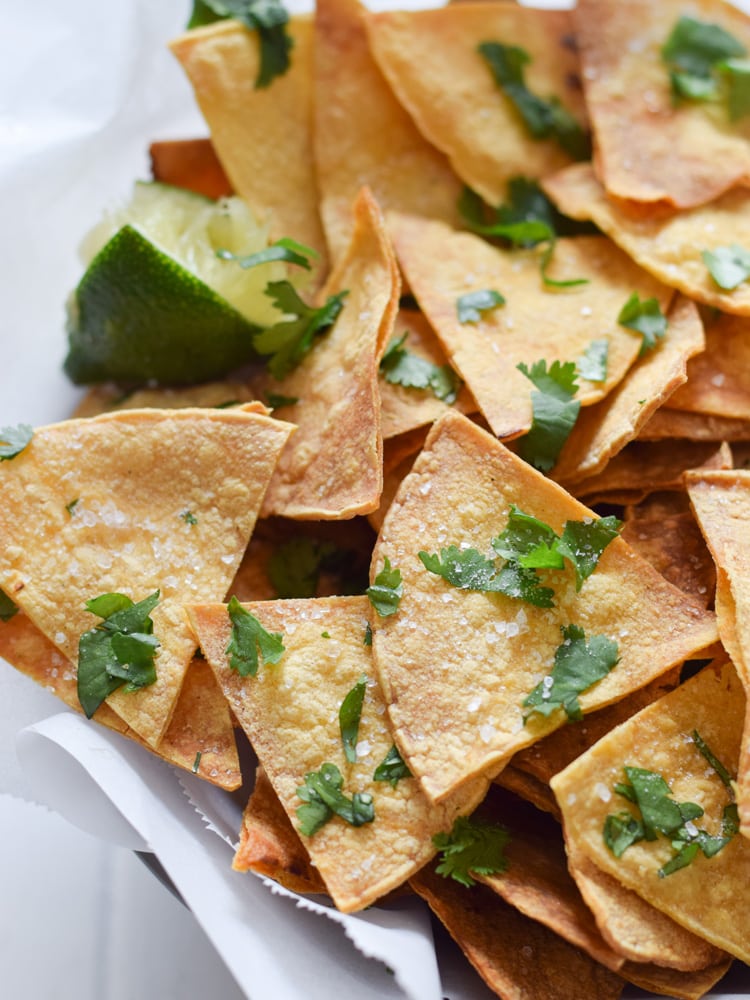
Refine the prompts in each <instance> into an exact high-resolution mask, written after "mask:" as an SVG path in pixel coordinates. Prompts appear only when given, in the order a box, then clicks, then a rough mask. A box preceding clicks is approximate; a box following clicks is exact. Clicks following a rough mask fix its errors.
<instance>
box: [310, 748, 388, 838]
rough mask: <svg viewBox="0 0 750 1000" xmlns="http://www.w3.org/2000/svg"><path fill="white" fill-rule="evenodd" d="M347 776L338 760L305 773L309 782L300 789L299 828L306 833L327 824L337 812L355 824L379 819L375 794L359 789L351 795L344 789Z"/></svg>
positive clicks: (315, 831)
mask: <svg viewBox="0 0 750 1000" xmlns="http://www.w3.org/2000/svg"><path fill="white" fill-rule="evenodd" d="M343 784H344V779H343V778H342V776H341V772H340V771H339V769H338V768H337V767H336V765H335V764H328V763H326V764H323V765H322V766H321V768H320V770H319V771H310V772H308V773H307V774H306V775H305V783H304V785H301V786H300V787H299V788H298V789H297V795H298V796H299V797H300V798H301V799H302V802H303V805H301V806H299V807H298V808H297V819H298V820H299V832H300V833H302V834H304V835H305V836H306V837H312V835H313V834H314V833H317V831H318V830H319V829H320V828H321V827H322V826H324V825H325V824H326V823H327V822H328V821H329V820H330V819H332V818H333V816H340V817H341V819H343V820H345V822H347V823H349V824H350V825H351V826H363V825H364V824H365V823H372V821H373V820H374V819H375V808H374V806H373V801H372V795H370V794H369V793H368V792H355V793H354V795H352V797H351V799H348V798H347V797H346V795H344V793H343V792H342V791H341V789H342V787H343Z"/></svg>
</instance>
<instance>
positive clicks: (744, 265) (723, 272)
mask: <svg viewBox="0 0 750 1000" xmlns="http://www.w3.org/2000/svg"><path fill="white" fill-rule="evenodd" d="M701 257H702V258H703V263H704V264H705V265H706V267H707V268H708V273H709V274H710V275H711V277H712V278H713V279H714V281H715V282H716V284H717V285H718V286H719V288H723V289H724V291H726V292H731V291H732V290H733V289H734V288H737V287H738V285H741V284H742V282H743V281H747V279H748V278H750V250H745V248H744V247H741V246H738V245H737V244H736V243H732V245H731V246H728V247H716V249H715V250H704V251H703V253H702V254H701Z"/></svg>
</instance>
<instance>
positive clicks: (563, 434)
mask: <svg viewBox="0 0 750 1000" xmlns="http://www.w3.org/2000/svg"><path fill="white" fill-rule="evenodd" d="M517 368H518V370H519V371H520V372H522V373H523V374H524V375H525V376H526V377H527V378H528V379H529V380H530V381H531V382H533V384H534V385H535V386H536V389H537V391H536V392H532V393H531V405H532V412H533V419H532V423H531V429H530V430H529V432H528V434H526V435H525V436H524V437H523V438H521V440H520V447H519V454H520V455H521V457H522V458H523V459H525V460H526V461H527V462H529V463H530V464H531V465H533V466H534V467H535V468H537V469H540V470H541V471H542V472H548V471H549V470H550V469H551V468H552V466H553V465H554V464H555V462H556V461H557V458H558V456H559V454H560V452H561V451H562V447H563V445H564V444H565V442H566V441H567V440H568V436H569V435H570V432H571V431H572V430H573V427H574V425H575V422H576V420H577V419H578V413H579V410H580V409H581V403H580V400H577V399H573V397H574V396H575V394H576V392H577V391H578V383H577V382H576V380H575V379H576V366H575V364H574V362H572V361H566V362H565V363H563V362H560V361H553V362H552V364H551V365H550V368H549V371H548V370H547V362H546V361H537V362H535V363H534V364H533V365H532V366H531V369H529V368H528V367H527V366H526V365H525V364H523V363H521V364H519V365H517Z"/></svg>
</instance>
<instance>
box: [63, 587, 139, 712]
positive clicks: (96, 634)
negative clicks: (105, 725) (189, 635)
mask: <svg viewBox="0 0 750 1000" xmlns="http://www.w3.org/2000/svg"><path fill="white" fill-rule="evenodd" d="M158 603H159V591H158V590H157V591H155V592H154V593H153V594H151V595H150V596H149V597H146V598H144V599H143V600H142V601H139V602H138V603H137V604H135V603H133V601H132V600H131V599H130V598H129V597H127V596H126V595H125V594H117V593H112V594H102V595H101V596H100V597H95V598H93V599H92V600H90V601H87V602H86V610H87V611H90V612H91V613H92V614H94V615H98V616H99V617H100V618H101V619H102V621H101V622H100V623H99V624H98V625H96V626H95V627H94V628H92V629H89V630H88V632H84V633H83V634H82V635H81V637H80V639H79V640H78V700H79V702H80V703H81V708H82V709H83V711H84V712H85V713H86V716H87V717H88V718H89V719H90V718H91V716H92V715H93V714H94V712H96V710H97V708H99V706H100V705H101V703H102V702H103V701H104V700H105V698H107V697H108V696H109V695H110V694H112V692H113V691H116V690H117V689H118V688H120V687H122V686H123V685H125V690H126V691H136V690H138V689H139V688H142V687H147V686H148V685H149V684H153V683H154V682H155V681H156V668H155V666H154V657H155V656H156V650H157V649H158V648H159V641H158V639H157V638H156V636H155V635H154V634H153V631H154V623H153V622H152V620H151V618H150V615H151V612H152V611H153V610H154V608H155V607H156V605H157V604H158Z"/></svg>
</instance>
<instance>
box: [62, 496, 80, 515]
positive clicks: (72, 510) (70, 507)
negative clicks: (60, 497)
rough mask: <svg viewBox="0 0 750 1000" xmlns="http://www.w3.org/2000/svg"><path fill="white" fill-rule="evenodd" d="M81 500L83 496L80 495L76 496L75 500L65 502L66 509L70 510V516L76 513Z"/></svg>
mask: <svg viewBox="0 0 750 1000" xmlns="http://www.w3.org/2000/svg"><path fill="white" fill-rule="evenodd" d="M80 502H81V498H80V497H76V498H75V500H71V501H70V503H66V504H65V510H66V511H67V512H68V517H72V516H73V514H74V513H75V509H76V507H77V506H78V504H79V503H80Z"/></svg>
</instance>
